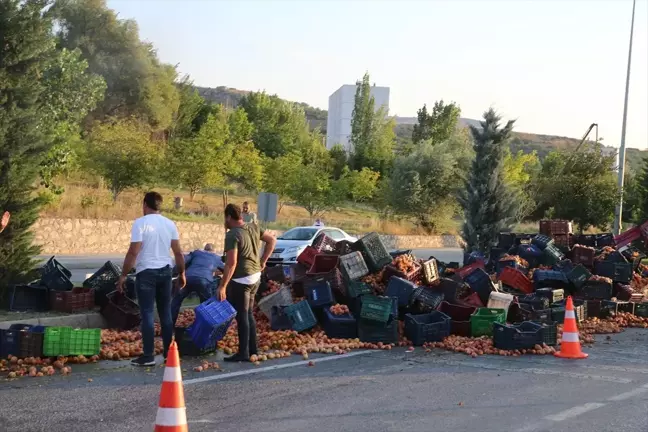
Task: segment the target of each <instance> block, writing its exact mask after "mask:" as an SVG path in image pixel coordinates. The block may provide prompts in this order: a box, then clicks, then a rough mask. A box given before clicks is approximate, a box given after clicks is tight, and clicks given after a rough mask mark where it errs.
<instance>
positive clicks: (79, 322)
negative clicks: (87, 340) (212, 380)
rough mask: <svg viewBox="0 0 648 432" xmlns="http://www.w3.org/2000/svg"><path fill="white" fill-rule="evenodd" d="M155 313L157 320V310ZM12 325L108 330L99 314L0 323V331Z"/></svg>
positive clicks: (183, 307)
mask: <svg viewBox="0 0 648 432" xmlns="http://www.w3.org/2000/svg"><path fill="white" fill-rule="evenodd" d="M194 307H195V306H182V307H181V308H180V311H183V310H185V309H193V308H194ZM155 312H156V313H155V315H156V318H157V310H156V311H155ZM13 324H29V325H42V326H46V327H73V328H81V329H86V328H101V329H103V328H108V327H107V326H108V323H106V320H105V319H104V317H103V316H102V315H101V314H100V313H99V312H87V313H82V314H73V315H61V316H51V317H39V318H26V319H15V320H11V321H0V329H3V330H4V329H8V328H9V327H10V326H12V325H13Z"/></svg>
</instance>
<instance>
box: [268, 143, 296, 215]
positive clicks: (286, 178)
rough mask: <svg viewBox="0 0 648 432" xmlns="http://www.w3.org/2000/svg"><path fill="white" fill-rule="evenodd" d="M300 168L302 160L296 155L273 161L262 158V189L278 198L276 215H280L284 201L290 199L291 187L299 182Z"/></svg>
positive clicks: (291, 154) (280, 157) (281, 157)
mask: <svg viewBox="0 0 648 432" xmlns="http://www.w3.org/2000/svg"><path fill="white" fill-rule="evenodd" d="M301 166H302V159H301V156H300V155H299V154H297V153H289V154H287V155H284V156H279V157H278V158H274V159H273V158H269V157H265V158H264V160H263V188H264V190H265V191H267V192H272V193H275V194H277V195H278V196H279V208H278V209H277V213H281V210H282V209H283V207H284V205H285V204H286V200H287V199H288V198H289V197H290V193H291V190H292V188H293V185H294V184H295V183H296V182H297V181H298V180H299V177H298V175H299V173H300V167H301Z"/></svg>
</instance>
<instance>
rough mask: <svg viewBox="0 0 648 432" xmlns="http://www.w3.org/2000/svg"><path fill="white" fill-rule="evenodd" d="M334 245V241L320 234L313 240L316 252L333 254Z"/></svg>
mask: <svg viewBox="0 0 648 432" xmlns="http://www.w3.org/2000/svg"><path fill="white" fill-rule="evenodd" d="M335 243H336V241H335V240H333V239H332V238H331V237H329V236H327V235H326V234H323V233H322V234H320V235H318V236H317V237H315V240H313V247H314V248H315V249H317V252H334V251H335Z"/></svg>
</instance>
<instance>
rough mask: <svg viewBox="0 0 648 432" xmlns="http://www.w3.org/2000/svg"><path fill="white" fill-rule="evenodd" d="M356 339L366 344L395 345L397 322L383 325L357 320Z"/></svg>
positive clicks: (396, 340)
mask: <svg viewBox="0 0 648 432" xmlns="http://www.w3.org/2000/svg"><path fill="white" fill-rule="evenodd" d="M358 339H360V340H361V341H362V342H368V343H379V342H382V343H385V344H395V343H397V342H398V320H393V321H390V322H388V323H386V324H385V323H378V322H376V321H368V320H365V319H362V318H361V319H359V320H358Z"/></svg>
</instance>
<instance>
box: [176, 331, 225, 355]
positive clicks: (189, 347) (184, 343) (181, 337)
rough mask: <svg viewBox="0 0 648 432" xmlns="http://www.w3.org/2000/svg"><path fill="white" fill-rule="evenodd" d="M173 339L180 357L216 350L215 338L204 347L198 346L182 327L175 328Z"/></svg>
mask: <svg viewBox="0 0 648 432" xmlns="http://www.w3.org/2000/svg"><path fill="white" fill-rule="evenodd" d="M175 341H176V343H177V344H178V351H179V352H180V357H198V356H203V355H207V354H209V353H212V352H214V351H216V343H217V342H216V339H214V340H213V341H211V342H210V343H209V344H208V345H207V346H206V347H205V348H198V346H196V344H195V343H194V341H193V340H192V339H191V336H189V332H187V329H186V328H184V327H176V328H175Z"/></svg>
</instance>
